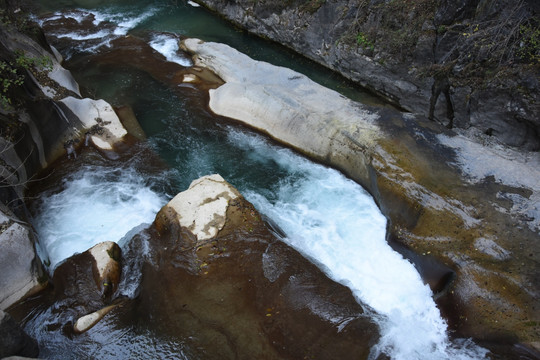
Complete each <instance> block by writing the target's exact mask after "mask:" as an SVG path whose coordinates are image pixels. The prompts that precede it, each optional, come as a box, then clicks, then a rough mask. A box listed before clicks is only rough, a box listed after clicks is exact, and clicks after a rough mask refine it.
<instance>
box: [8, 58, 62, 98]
mask: <svg viewBox="0 0 540 360" xmlns="http://www.w3.org/2000/svg"><path fill="white" fill-rule="evenodd" d="M15 56H16V57H15V60H14V61H5V60H2V61H0V106H2V107H9V106H11V105H13V100H12V99H11V97H10V95H9V92H10V90H11V89H13V87H17V86H21V85H22V84H23V83H24V79H25V75H24V74H25V71H26V70H30V71H32V70H36V69H38V70H45V71H50V70H51V69H52V60H51V59H50V58H49V57H48V56H38V57H30V56H27V55H26V54H25V53H24V52H22V51H17V52H15Z"/></svg>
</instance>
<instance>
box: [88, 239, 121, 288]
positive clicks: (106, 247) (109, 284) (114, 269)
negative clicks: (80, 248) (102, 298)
mask: <svg viewBox="0 0 540 360" xmlns="http://www.w3.org/2000/svg"><path fill="white" fill-rule="evenodd" d="M88 252H89V253H90V255H91V256H92V257H93V258H94V261H95V264H96V269H97V274H96V275H95V276H94V277H95V279H96V285H97V286H98V288H99V289H100V290H101V291H102V292H103V293H108V294H111V293H112V292H114V290H116V288H117V286H118V283H119V281H120V264H119V263H118V258H119V257H120V247H119V246H118V244H116V243H114V242H112V241H105V242H102V243H99V244H97V245H95V246H94V247H92V248H91V249H89V250H88Z"/></svg>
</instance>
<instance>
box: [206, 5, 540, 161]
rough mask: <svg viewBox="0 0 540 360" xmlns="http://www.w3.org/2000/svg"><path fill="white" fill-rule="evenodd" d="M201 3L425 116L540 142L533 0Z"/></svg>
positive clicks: (529, 143)
mask: <svg viewBox="0 0 540 360" xmlns="http://www.w3.org/2000/svg"><path fill="white" fill-rule="evenodd" d="M197 2H198V3H201V4H203V5H205V6H207V7H208V8H209V9H211V10H213V11H215V12H217V13H219V14H220V15H222V16H223V17H225V18H226V19H228V20H230V21H232V22H233V23H235V24H237V25H238V26H239V27H241V28H243V29H246V30H247V31H249V32H251V33H254V34H256V35H259V36H262V37H264V38H267V39H270V40H273V41H276V42H278V43H280V44H283V45H285V46H287V47H289V48H291V49H293V50H295V51H297V52H298V53H300V54H302V55H305V56H306V57H308V58H310V59H312V60H314V61H316V62H318V63H320V64H322V65H324V66H327V67H329V68H330V69H333V70H335V71H337V72H339V73H341V74H342V75H344V76H345V77H347V78H349V79H351V80H353V81H355V82H357V83H359V84H362V85H363V86H365V87H366V88H368V89H371V90H373V91H375V92H376V93H378V94H380V95H382V96H384V97H386V98H387V99H388V100H389V101H391V102H393V103H394V104H397V105H398V106H399V107H401V108H402V109H405V110H407V111H410V112H413V113H415V114H416V115H417V116H418V115H420V116H421V117H430V118H433V119H434V120H437V121H438V122H440V123H442V124H444V125H449V127H450V126H451V125H452V124H453V126H455V127H457V128H460V129H466V130H470V131H469V132H470V135H474V134H476V133H482V134H487V135H488V136H493V137H494V138H496V139H497V140H499V141H501V142H503V143H505V144H508V145H511V146H515V147H519V148H522V149H526V150H539V149H540V122H539V120H538V114H539V113H540V91H539V90H540V87H539V86H540V83H539V76H538V74H539V59H540V47H539V46H538V42H537V39H538V36H539V33H538V26H539V18H538V16H539V10H540V7H539V5H538V2H536V1H534V0H527V1H508V0H460V1H453V0H438V1H437V0H421V1H407V0H392V1H379V0H373V1H367V0H362V1H356V0H355V1H352V0H351V1H348V0H307V1H300V0H290V1H274V0H260V1H252V0H237V1H224V0H200V1H197ZM451 123H452V124H451Z"/></svg>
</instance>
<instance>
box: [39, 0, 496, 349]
mask: <svg viewBox="0 0 540 360" xmlns="http://www.w3.org/2000/svg"><path fill="white" fill-rule="evenodd" d="M40 3H41V5H42V6H43V9H44V12H47V13H46V15H44V16H41V17H40V18H39V21H40V22H41V23H42V25H47V22H53V21H59V20H62V21H66V19H67V20H69V21H70V22H71V23H72V24H74V26H73V28H67V27H66V28H62V29H63V30H62V31H58V32H57V33H54V34H51V36H52V37H53V38H55V39H56V40H57V41H58V45H57V46H59V48H60V50H61V52H62V53H63V54H64V56H66V57H67V58H68V59H70V61H71V64H76V65H79V66H74V67H73V72H74V73H75V75H76V78H77V79H78V80H79V81H80V83H81V85H83V86H85V87H86V88H87V89H92V90H93V91H94V92H95V94H93V96H96V97H100V98H104V99H106V100H107V101H109V102H111V103H112V104H113V105H120V104H129V105H131V106H132V108H133V110H134V112H135V114H136V115H137V118H138V120H139V122H140V123H141V125H142V127H143V128H144V130H145V132H146V134H147V135H148V141H149V142H150V143H151V145H152V146H153V147H154V149H155V150H157V152H158V153H159V154H160V156H161V157H162V158H163V159H164V160H165V161H166V162H167V164H168V165H169V166H170V167H171V169H172V170H171V171H169V172H167V173H164V174H162V175H161V176H165V177H167V181H168V182H170V183H171V184H172V185H171V186H170V187H169V188H168V190H163V189H164V187H163V186H158V185H156V184H159V183H160V181H162V180H160V179H159V176H158V177H156V178H151V177H150V178H149V177H147V176H143V175H142V174H141V173H140V172H139V171H138V170H137V166H135V165H133V164H130V163H126V164H124V165H123V166H122V167H119V168H117V169H111V168H110V167H106V166H98V165H88V166H86V167H83V168H82V169H80V170H78V171H77V172H75V173H73V174H70V175H69V176H68V177H66V178H65V179H64V181H63V183H62V184H61V186H59V188H58V189H53V190H50V191H45V192H43V193H42V195H41V199H40V204H41V205H40V215H39V216H38V217H37V218H36V222H35V225H36V228H37V230H38V233H39V236H40V239H41V242H42V245H43V247H44V248H43V249H42V256H43V257H44V258H46V259H47V263H49V262H50V269H51V270H52V269H54V267H55V266H56V265H57V264H58V263H59V262H61V261H62V260H63V259H65V258H67V257H69V256H70V255H72V254H73V253H76V252H82V251H84V250H86V249H88V248H89V247H91V246H92V245H94V244H96V243H98V242H100V241H104V240H114V241H118V240H120V239H121V238H123V237H124V235H125V234H126V233H127V232H129V231H130V230H131V229H133V228H137V227H138V226H140V225H141V224H145V223H151V222H152V221H153V218H154V216H155V214H156V213H157V211H158V210H159V208H160V207H161V206H163V205H164V204H165V203H166V202H167V201H168V200H169V199H170V198H171V197H172V196H174V195H175V194H174V193H173V192H176V191H182V190H184V189H185V188H187V186H188V185H189V183H190V182H191V181H192V180H194V179H196V178H198V177H200V176H203V175H207V174H212V173H219V174H221V175H222V176H223V177H224V178H225V179H226V180H227V181H229V182H230V183H232V184H233V185H234V186H235V187H237V188H238V189H239V190H240V192H241V193H243V194H244V195H245V197H246V198H247V199H248V200H249V201H251V202H252V203H253V204H254V205H255V206H256V207H257V209H258V210H259V211H260V212H261V213H263V214H265V215H266V216H268V217H269V218H270V219H272V220H273V221H274V222H275V223H276V224H278V225H279V227H280V228H281V229H282V230H283V231H284V233H285V235H286V236H285V237H284V238H283V241H285V242H286V243H288V244H289V245H291V246H293V247H294V248H296V249H297V250H299V251H300V252H301V253H302V254H304V255H305V256H306V257H307V258H309V259H310V260H311V261H313V262H314V263H315V264H317V265H318V266H319V267H320V268H321V269H323V271H324V272H325V273H326V274H327V275H328V276H329V277H330V278H332V279H333V280H335V281H338V282H340V283H342V284H344V285H346V286H348V287H349V288H350V289H351V290H352V291H353V294H354V295H355V297H356V298H357V299H358V300H359V301H360V302H361V303H363V304H366V305H368V307H369V309H368V311H370V312H371V314H372V316H373V318H374V319H375V321H376V323H377V324H378V325H379V327H380V330H381V340H380V341H379V343H378V344H377V345H376V346H375V347H374V348H373V349H372V354H373V356H374V357H376V356H377V355H378V354H380V353H385V354H387V355H388V356H390V357H391V358H392V359H476V358H484V357H485V355H486V351H485V350H484V349H482V348H479V347H477V346H476V345H474V343H472V342H471V341H469V340H460V339H458V340H450V338H449V336H448V334H447V326H446V323H445V321H444V320H443V319H442V318H441V316H440V313H439V310H438V309H437V307H436V305H435V303H434V301H433V299H432V293H431V291H430V289H429V287H428V286H427V285H425V284H423V282H422V280H421V278H420V276H419V274H418V272H417V271H416V269H415V268H414V266H413V265H412V264H411V263H409V262H408V261H407V260H405V259H403V257H402V256H401V255H399V254H398V253H396V252H394V251H393V250H392V249H391V248H390V246H389V245H388V244H387V243H386V241H385V229H386V219H385V218H384V216H383V215H382V214H381V213H380V211H379V210H378V208H377V206H376V205H375V203H374V201H373V199H372V198H371V197H370V195H369V194H368V193H367V192H366V191H364V190H363V189H362V188H361V187H360V186H359V185H358V184H356V183H354V182H353V181H351V180H348V179H347V178H345V177H344V176H343V175H341V174H340V173H339V172H337V171H335V170H333V169H329V168H327V167H324V166H321V165H319V164H315V163H313V162H310V161H309V160H306V159H305V158H303V157H301V156H299V155H297V154H295V153H293V152H292V151H290V150H288V149H284V148H281V147H279V146H277V145H275V144H272V143H270V142H269V141H267V140H266V139H264V138H263V137H262V136H259V135H256V134H253V133H252V132H250V131H248V130H245V129H241V128H239V127H237V126H235V125H232V124H228V123H224V122H223V121H216V119H215V118H214V117H213V116H212V115H211V114H209V113H208V112H207V110H205V109H204V100H203V99H200V98H195V97H193V95H192V93H193V92H192V91H191V90H190V89H189V88H186V89H170V88H168V87H167V86H165V85H163V84H161V83H159V82H158V81H156V80H155V79H153V78H152V77H150V76H149V75H148V74H147V73H144V72H142V71H138V70H136V69H132V68H127V67H120V66H119V67H114V66H109V67H106V66H104V67H92V66H80V64H84V59H85V57H86V56H88V55H89V54H92V53H96V52H99V51H102V50H103V49H108V48H109V47H110V46H111V43H112V42H113V41H114V40H115V39H116V38H118V37H121V36H124V35H126V34H133V35H136V36H140V37H141V38H144V39H146V40H147V42H148V44H149V45H150V46H151V47H152V48H153V49H154V50H155V51H157V52H160V53H162V54H163V55H164V57H165V58H166V59H167V61H169V62H175V63H177V64H180V65H182V66H189V65H190V60H189V59H188V58H186V57H185V56H184V55H183V54H181V53H180V52H178V47H177V41H176V36H177V35H183V36H190V37H199V38H202V39H204V40H208V41H219V42H224V43H227V44H230V45H231V46H233V47H235V48H237V49H239V50H240V51H243V52H245V53H247V54H248V55H250V56H252V57H254V58H257V59H260V60H265V61H269V62H272V63H274V64H277V65H282V66H287V67H290V68H293V69H295V70H297V71H301V72H303V73H305V74H307V75H308V76H310V77H311V78H313V79H314V80H316V81H318V82H320V83H322V84H323V85H325V86H328V87H331V88H333V89H336V90H339V91H341V92H342V93H344V94H345V95H346V96H349V97H350V98H352V99H354V100H357V101H362V102H364V103H370V104H377V102H378V100H377V99H375V98H374V97H372V96H370V95H369V94H367V93H365V92H362V91H361V90H359V89H357V88H356V87H354V86H353V85H351V84H349V83H347V82H345V81H343V80H340V79H339V78H338V77H336V76H334V75H333V74H331V73H329V72H326V71H322V70H321V69H320V67H318V66H316V65H313V64H311V63H310V62H308V61H306V60H303V59H301V58H298V57H295V56H294V55H293V54H291V53H290V52H288V51H286V50H283V49H281V48H279V47H277V46H275V45H270V44H265V43H264V42H262V41H260V40H257V39H254V38H252V37H250V36H248V35H246V34H244V33H242V32H239V31H238V30H236V29H234V28H232V27H229V26H228V25H227V24H225V23H223V22H222V21H221V20H219V19H217V18H216V17H214V16H212V15H210V14H208V13H207V12H206V11H205V10H203V9H202V8H198V7H193V6H189V5H188V4H184V3H178V4H172V3H166V2H165V4H162V5H157V4H153V3H151V5H150V4H149V3H148V2H145V1H138V2H135V1H115V2H114V1H107V2H99V1H88V3H89V4H85V3H86V2H85V1H75V0H73V1H68V0H64V1H54V2H53V1H45V0H42V1H40ZM96 3H98V5H95V4H96ZM85 22H88V23H92V24H93V25H94V27H93V28H92V26H87V27H85V29H86V30H81V29H79V28H77V26H76V25H77V24H79V25H80V24H84V23H85ZM96 26H97V27H96ZM88 29H93V30H92V31H91V30H88ZM62 44H64V46H62ZM77 67H78V68H77ZM178 91H180V93H181V94H185V95H186V96H185V97H182V96H179V95H178ZM182 92H183V93H182ZM379 105H381V106H382V105H383V104H380V103H379ZM141 341H143V340H141ZM167 356H169V357H170V356H174V355H173V354H172V353H169V354H168V355H167Z"/></svg>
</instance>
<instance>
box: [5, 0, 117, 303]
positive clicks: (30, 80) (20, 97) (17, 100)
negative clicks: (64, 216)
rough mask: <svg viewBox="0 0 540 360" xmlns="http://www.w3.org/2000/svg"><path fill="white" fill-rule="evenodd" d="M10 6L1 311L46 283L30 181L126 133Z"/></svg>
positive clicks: (104, 147)
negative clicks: (32, 226)
mask: <svg viewBox="0 0 540 360" xmlns="http://www.w3.org/2000/svg"><path fill="white" fill-rule="evenodd" d="M8 3H9V4H8V5H10V4H11V3H10V2H8ZM6 11H8V12H7V13H6V14H4V15H5V16H6V17H7V18H9V19H10V21H6V22H2V23H0V61H1V62H2V72H1V76H2V78H3V79H5V80H6V81H7V82H8V83H9V86H8V87H7V89H8V90H7V91H6V90H5V89H4V90H3V91H2V94H1V95H2V98H1V100H0V102H1V107H0V133H1V136H0V147H1V149H2V150H1V151H0V171H1V172H0V182H1V183H2V186H1V187H0V198H1V200H2V203H3V204H6V205H7V208H6V211H7V212H9V213H10V214H8V213H7V212H6V211H3V213H4V214H6V215H7V216H8V217H10V218H11V219H12V220H10V221H9V223H6V224H4V226H5V227H6V229H3V232H2V237H3V238H9V239H7V240H6V239H3V240H2V246H3V247H4V249H5V251H2V254H1V256H5V257H6V260H5V261H3V262H2V264H3V266H4V265H5V271H2V284H3V285H4V284H5V286H3V287H2V295H1V297H0V303H1V306H0V308H2V309H4V308H5V307H6V306H9V305H10V304H12V303H13V302H15V301H17V300H20V299H21V298H23V297H24V296H27V295H28V294H30V293H32V291H33V289H35V288H40V285H39V282H38V277H39V275H38V274H39V271H40V270H39V269H40V268H41V265H40V260H39V259H38V257H37V256H36V255H35V252H34V241H35V239H34V238H33V236H31V232H30V230H29V226H26V225H25V223H24V220H27V211H26V209H25V205H24V202H23V200H22V199H23V197H24V190H25V188H26V186H27V184H28V182H29V181H31V179H32V178H33V177H34V176H35V175H36V174H37V173H38V172H39V171H40V170H42V169H44V168H45V167H47V166H48V165H50V164H51V163H53V162H54V161H55V160H56V159H58V158H59V157H61V156H66V154H67V156H68V157H70V158H76V156H77V148H78V147H80V146H82V145H83V143H85V142H87V143H89V142H90V141H91V142H92V143H93V144H94V145H95V146H96V147H97V148H98V149H101V150H105V151H107V150H112V149H113V147H114V146H115V145H117V144H119V143H121V142H122V141H123V140H124V138H125V136H126V135H127V131H126V130H125V129H124V127H123V126H122V124H121V122H120V120H119V118H118V116H117V115H116V113H115V112H114V110H113V108H112V107H111V106H110V105H109V104H107V103H106V102H105V101H103V100H92V99H82V98H81V94H80V91H79V86H78V84H77V82H76V81H75V79H74V78H73V77H72V76H71V73H70V72H69V71H68V70H66V69H64V68H63V67H62V66H61V61H62V58H61V56H60V55H59V54H58V52H57V51H55V50H54V48H52V47H50V46H49V44H48V43H47V42H46V40H45V38H44V36H43V33H42V32H41V30H40V29H39V28H37V27H32V25H26V26H25V27H23V28H26V29H27V30H28V31H27V33H24V32H23V31H19V30H18V29H17V27H16V26H15V25H16V24H19V23H20V22H21V21H22V20H21V19H19V18H18V17H19V16H21V17H24V16H25V15H22V12H21V10H20V8H12V7H11V6H7V10H6ZM20 13H21V14H20ZM6 69H7V70H6ZM11 212H12V213H11ZM17 271H20V273H19V274H18V275H17V274H15V273H16V272H17ZM45 278H46V277H44V279H45ZM44 279H42V280H44ZM8 283H9V284H8Z"/></svg>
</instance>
